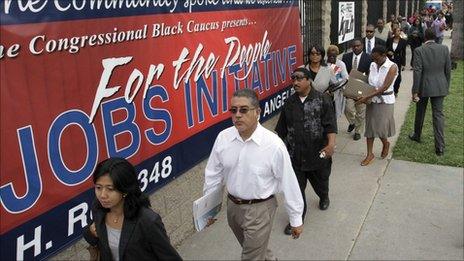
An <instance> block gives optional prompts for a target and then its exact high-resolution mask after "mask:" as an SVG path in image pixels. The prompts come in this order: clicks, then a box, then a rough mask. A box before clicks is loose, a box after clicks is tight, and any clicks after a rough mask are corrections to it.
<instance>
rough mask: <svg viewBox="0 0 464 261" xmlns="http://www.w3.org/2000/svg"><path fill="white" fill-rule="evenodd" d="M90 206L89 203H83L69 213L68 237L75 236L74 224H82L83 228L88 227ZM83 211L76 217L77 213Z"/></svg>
mask: <svg viewBox="0 0 464 261" xmlns="http://www.w3.org/2000/svg"><path fill="white" fill-rule="evenodd" d="M88 210H89V206H88V205H87V203H85V202H83V203H81V204H79V205H77V206H75V207H73V208H71V209H70V210H69V211H68V237H69V236H70V235H72V234H74V224H75V223H77V222H79V221H80V222H81V227H85V226H87V216H86V214H87V211H88ZM78 211H81V212H80V213H79V214H78V215H75V213H76V212H78Z"/></svg>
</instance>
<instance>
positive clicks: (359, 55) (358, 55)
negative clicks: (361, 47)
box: [353, 51, 363, 58]
mask: <svg viewBox="0 0 464 261" xmlns="http://www.w3.org/2000/svg"><path fill="white" fill-rule="evenodd" d="M362 54H363V52H362V51H361V52H360V53H359V54H355V53H354V52H353V58H354V57H355V56H357V57H358V58H361V55H362Z"/></svg>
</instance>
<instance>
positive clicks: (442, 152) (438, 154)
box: [435, 149, 445, 156]
mask: <svg viewBox="0 0 464 261" xmlns="http://www.w3.org/2000/svg"><path fill="white" fill-rule="evenodd" d="M435 154H437V156H443V155H445V151H444V150H442V149H438V150H436V151H435Z"/></svg>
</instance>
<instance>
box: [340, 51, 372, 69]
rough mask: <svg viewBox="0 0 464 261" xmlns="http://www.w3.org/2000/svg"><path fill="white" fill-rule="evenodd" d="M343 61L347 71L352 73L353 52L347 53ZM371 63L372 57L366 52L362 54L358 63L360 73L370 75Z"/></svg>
mask: <svg viewBox="0 0 464 261" xmlns="http://www.w3.org/2000/svg"><path fill="white" fill-rule="evenodd" d="M342 61H343V62H344V63H345V65H346V71H347V72H348V73H350V72H351V69H352V68H353V52H349V53H345V54H344V55H343V57H342ZM371 63H372V59H371V56H370V55H368V54H367V53H365V52H362V54H361V59H359V61H358V71H360V72H362V73H365V74H369V68H370V66H371Z"/></svg>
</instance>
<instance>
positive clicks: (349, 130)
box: [346, 124, 355, 132]
mask: <svg viewBox="0 0 464 261" xmlns="http://www.w3.org/2000/svg"><path fill="white" fill-rule="evenodd" d="M354 127H355V126H354V124H350V125H348V130H346V131H348V132H352V131H353V130H354Z"/></svg>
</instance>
